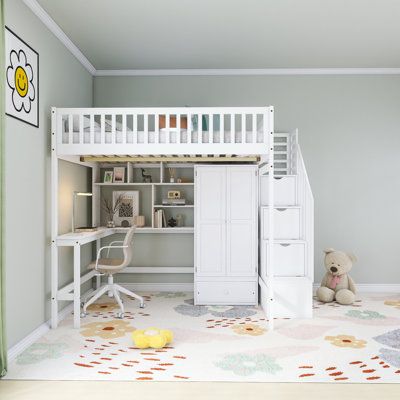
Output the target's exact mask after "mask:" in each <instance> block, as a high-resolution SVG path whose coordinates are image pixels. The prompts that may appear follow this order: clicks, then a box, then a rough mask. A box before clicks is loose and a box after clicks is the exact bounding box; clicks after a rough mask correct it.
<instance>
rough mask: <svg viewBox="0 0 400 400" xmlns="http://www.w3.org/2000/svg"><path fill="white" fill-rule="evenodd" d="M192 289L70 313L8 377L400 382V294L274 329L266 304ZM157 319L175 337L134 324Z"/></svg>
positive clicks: (364, 298) (326, 310) (318, 312)
mask: <svg viewBox="0 0 400 400" xmlns="http://www.w3.org/2000/svg"><path fill="white" fill-rule="evenodd" d="M192 296H193V295H192V294H191V293H165V292H164V293H146V294H144V297H145V299H146V304H147V307H146V308H145V309H140V308H139V307H138V303H137V301H133V300H130V299H126V301H125V307H126V313H125V319H124V320H120V319H117V318H115V313H116V312H117V311H118V308H117V306H116V305H115V304H114V303H112V302H111V301H110V300H109V299H108V298H104V299H102V300H101V301H102V303H98V304H94V305H92V306H91V307H90V309H89V311H90V314H89V315H88V316H87V317H86V318H85V319H83V320H82V328H81V329H80V330H74V329H73V328H72V316H69V317H68V318H67V319H65V320H64V321H63V322H62V323H61V324H60V326H59V328H58V329H56V330H51V331H50V332H48V333H47V334H46V335H45V336H44V337H42V338H41V339H40V340H39V341H38V342H36V343H34V344H33V345H32V346H30V347H29V348H28V349H27V350H25V351H24V352H23V353H22V354H20V355H19V356H18V357H17V359H15V360H14V361H13V362H12V363H11V365H10V366H9V372H8V375H7V377H6V378H8V379H43V380H128V381H242V382H243V381H247V382H397V383H400V296H395V295H393V294H389V295H385V294H376V293H375V294H368V295H358V300H357V302H356V303H355V304H354V305H352V306H341V305H339V304H336V303H332V304H321V303H319V302H315V304H314V308H315V309H314V318H312V319H277V320H276V321H275V330H274V331H272V332H269V331H268V324H267V319H266V316H265V314H264V312H263V311H262V310H261V309H260V308H257V307H245V306H241V307H239V306H237V307H217V306H213V307H211V306H194V305H193V299H192ZM152 326H155V327H158V328H164V329H171V330H172V331H173V332H174V336H175V337H174V340H173V342H172V343H171V344H170V345H168V346H167V347H165V348H163V349H159V350H154V349H146V350H140V349H138V348H135V346H134V344H133V342H132V339H131V333H132V332H133V331H134V330H135V329H144V328H147V327H152Z"/></svg>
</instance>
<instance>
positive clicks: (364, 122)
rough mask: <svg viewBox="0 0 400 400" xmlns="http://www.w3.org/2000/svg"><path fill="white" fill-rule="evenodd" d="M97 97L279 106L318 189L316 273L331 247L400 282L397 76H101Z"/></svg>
mask: <svg viewBox="0 0 400 400" xmlns="http://www.w3.org/2000/svg"><path fill="white" fill-rule="evenodd" d="M94 105H95V106H101V107H103V106H104V107H107V106H110V107H119V106H130V107H135V106H184V105H188V106H259V105H274V106H275V111H276V112H275V118H276V125H275V126H276V130H277V131H285V130H293V129H294V128H299V137H300V144H301V146H302V150H303V156H304V159H305V163H306V167H307V170H308V173H309V176H310V181H311V185H312V189H313V192H314V197H315V255H316V258H315V271H316V275H315V280H316V282H318V281H319V280H320V279H321V277H322V274H323V259H322V250H323V248H325V247H335V248H338V249H346V250H351V251H353V252H354V253H355V254H357V255H358V257H359V262H358V263H357V264H356V265H355V267H354V270H353V272H352V275H353V277H354V278H355V281H356V282H359V283H400V274H399V273H398V256H397V253H396V251H395V250H396V248H397V245H398V243H399V232H398V229H399V226H400V207H399V206H398V204H397V203H398V199H399V197H400V180H399V178H398V172H399V171H400V157H399V149H400V112H399V110H400V77H398V76H260V77H256V76H252V77H233V76H230V77H96V78H95V80H94Z"/></svg>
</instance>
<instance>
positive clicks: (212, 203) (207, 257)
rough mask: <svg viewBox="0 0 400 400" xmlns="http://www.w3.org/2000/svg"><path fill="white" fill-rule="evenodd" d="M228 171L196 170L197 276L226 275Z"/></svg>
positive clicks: (205, 168) (213, 168)
mask: <svg viewBox="0 0 400 400" xmlns="http://www.w3.org/2000/svg"><path fill="white" fill-rule="evenodd" d="M225 174H226V171H225V167H211V166H210V167H208V166H199V167H196V183H195V190H196V203H195V209H196V218H195V252H196V253H195V260H196V265H195V267H196V275H197V276H223V275H225V271H226V268H225V264H226V262H225V241H226V239H225V236H226V227H225V218H226V217H225V214H226V193H225V191H226V176H225Z"/></svg>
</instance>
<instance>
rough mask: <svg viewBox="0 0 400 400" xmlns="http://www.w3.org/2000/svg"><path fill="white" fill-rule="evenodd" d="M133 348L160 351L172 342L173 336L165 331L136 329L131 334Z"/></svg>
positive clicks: (168, 331)
mask: <svg viewBox="0 0 400 400" xmlns="http://www.w3.org/2000/svg"><path fill="white" fill-rule="evenodd" d="M132 340H133V343H134V344H135V347H138V348H139V349H147V348H149V347H150V348H152V349H161V348H162V347H164V346H166V345H167V344H169V343H171V342H172V340H173V334H172V332H171V331H170V330H167V329H158V328H147V329H136V330H135V331H133V333H132Z"/></svg>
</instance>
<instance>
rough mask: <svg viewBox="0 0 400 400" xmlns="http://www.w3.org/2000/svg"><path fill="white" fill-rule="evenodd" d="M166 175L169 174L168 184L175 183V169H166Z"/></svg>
mask: <svg viewBox="0 0 400 400" xmlns="http://www.w3.org/2000/svg"><path fill="white" fill-rule="evenodd" d="M168 173H169V181H170V183H175V174H176V169H175V168H168Z"/></svg>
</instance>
